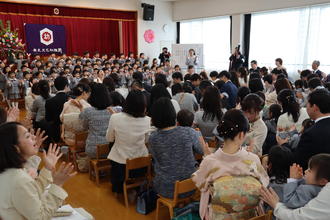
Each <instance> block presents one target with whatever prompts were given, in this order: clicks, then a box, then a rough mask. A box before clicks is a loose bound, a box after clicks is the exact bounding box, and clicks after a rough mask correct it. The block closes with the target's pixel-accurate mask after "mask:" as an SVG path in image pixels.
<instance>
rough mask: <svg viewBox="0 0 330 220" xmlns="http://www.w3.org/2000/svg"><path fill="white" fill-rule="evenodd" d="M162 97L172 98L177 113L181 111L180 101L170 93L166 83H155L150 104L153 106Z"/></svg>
mask: <svg viewBox="0 0 330 220" xmlns="http://www.w3.org/2000/svg"><path fill="white" fill-rule="evenodd" d="M161 97H166V98H169V99H170V100H171V102H172V105H173V107H174V109H175V112H176V113H178V112H179V111H180V106H179V103H178V102H177V101H176V100H175V99H172V96H171V95H170V93H169V92H168V90H167V89H166V87H165V86H164V84H161V83H158V84H156V85H154V86H153V87H152V89H151V94H150V106H151V107H152V105H153V104H154V103H155V102H156V101H157V100H158V99H159V98H161Z"/></svg>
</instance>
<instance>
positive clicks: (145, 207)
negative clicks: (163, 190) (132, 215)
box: [136, 183, 158, 215]
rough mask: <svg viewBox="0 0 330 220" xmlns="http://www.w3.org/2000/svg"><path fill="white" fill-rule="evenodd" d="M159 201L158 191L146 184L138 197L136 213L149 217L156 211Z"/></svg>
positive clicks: (141, 188)
mask: <svg viewBox="0 0 330 220" xmlns="http://www.w3.org/2000/svg"><path fill="white" fill-rule="evenodd" d="M157 199H158V196H157V193H156V191H155V190H154V189H153V188H152V187H149V184H148V183H144V184H143V185H142V186H141V187H140V192H139V193H138V195H137V200H136V211H137V212H138V213H140V214H143V215H147V214H148V213H150V212H152V211H153V210H155V208H156V204H157Z"/></svg>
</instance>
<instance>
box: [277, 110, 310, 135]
mask: <svg viewBox="0 0 330 220" xmlns="http://www.w3.org/2000/svg"><path fill="white" fill-rule="evenodd" d="M308 118H309V115H308V113H307V111H306V108H301V109H300V115H299V118H298V121H297V122H294V121H293V118H292V115H290V116H289V114H288V113H284V114H282V115H281V116H280V117H279V118H278V121H277V129H284V130H285V131H288V130H290V128H291V127H292V126H293V125H294V126H295V127H296V129H297V131H298V132H300V131H301V129H302V123H303V121H304V120H305V119H308Z"/></svg>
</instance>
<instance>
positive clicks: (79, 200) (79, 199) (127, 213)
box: [64, 173, 169, 220]
mask: <svg viewBox="0 0 330 220" xmlns="http://www.w3.org/2000/svg"><path fill="white" fill-rule="evenodd" d="M64 189H65V190H66V191H67V192H68V194H69V196H68V198H67V200H66V203H68V204H70V205H71V206H72V207H74V208H78V207H82V208H84V209H85V210H86V211H88V212H89V213H90V214H92V215H93V216H94V218H95V219H96V220H106V219H120V220H132V219H134V220H149V219H153V220H155V211H154V212H152V213H150V214H148V215H141V214H139V213H137V212H136V211H135V204H133V203H132V204H130V206H129V208H126V207H125V205H124V200H123V198H122V197H120V198H119V199H117V198H116V197H115V196H114V195H113V194H112V192H111V184H110V182H109V181H108V179H104V180H103V182H101V183H100V186H99V187H98V186H97V185H96V184H95V182H93V181H91V180H89V178H88V174H85V173H79V174H77V175H76V176H75V177H73V178H72V179H71V180H69V181H68V182H67V183H66V184H65V185H64ZM166 215H167V211H166V209H163V216H162V217H161V218H160V219H164V220H165V219H169V217H167V216H166Z"/></svg>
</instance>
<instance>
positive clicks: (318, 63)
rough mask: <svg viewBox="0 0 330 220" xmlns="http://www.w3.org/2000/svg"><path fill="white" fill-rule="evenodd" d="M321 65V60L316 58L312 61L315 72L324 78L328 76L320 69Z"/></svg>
mask: <svg viewBox="0 0 330 220" xmlns="http://www.w3.org/2000/svg"><path fill="white" fill-rule="evenodd" d="M319 66H320V61H318V60H314V61H313V63H312V69H313V74H316V75H317V76H318V77H320V79H321V80H322V79H323V78H324V77H326V75H325V74H324V73H323V72H322V71H321V70H319Z"/></svg>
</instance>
